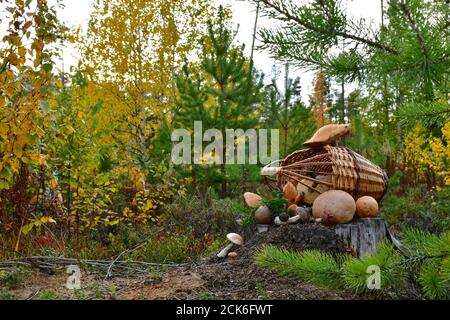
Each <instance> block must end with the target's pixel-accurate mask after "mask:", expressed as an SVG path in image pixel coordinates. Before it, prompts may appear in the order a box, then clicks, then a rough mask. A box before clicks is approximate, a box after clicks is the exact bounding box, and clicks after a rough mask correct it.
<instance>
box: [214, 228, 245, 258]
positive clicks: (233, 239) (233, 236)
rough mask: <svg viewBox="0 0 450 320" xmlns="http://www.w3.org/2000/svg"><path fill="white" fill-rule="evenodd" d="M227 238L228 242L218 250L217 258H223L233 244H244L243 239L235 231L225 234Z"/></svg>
mask: <svg viewBox="0 0 450 320" xmlns="http://www.w3.org/2000/svg"><path fill="white" fill-rule="evenodd" d="M227 239H228V240H230V244H229V245H227V246H226V247H225V248H223V249H222V250H220V252H219V253H218V254H217V256H218V257H219V258H225V257H226V256H227V254H228V251H230V250H231V248H232V247H233V245H237V246H242V245H243V244H244V239H243V238H242V237H241V236H240V235H238V234H237V233H229V234H227Z"/></svg>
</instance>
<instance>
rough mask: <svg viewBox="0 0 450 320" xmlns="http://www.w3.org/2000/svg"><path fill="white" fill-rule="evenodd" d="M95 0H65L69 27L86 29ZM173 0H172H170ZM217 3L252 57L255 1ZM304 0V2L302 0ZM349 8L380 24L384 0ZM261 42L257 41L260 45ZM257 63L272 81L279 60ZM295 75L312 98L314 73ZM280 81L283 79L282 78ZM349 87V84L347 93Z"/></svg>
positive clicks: (260, 55) (73, 59) (353, 2)
mask: <svg viewBox="0 0 450 320" xmlns="http://www.w3.org/2000/svg"><path fill="white" fill-rule="evenodd" d="M93 1H94V0H63V3H64V4H65V8H64V9H62V10H60V19H61V20H62V21H65V23H66V24H67V26H69V27H75V26H79V25H80V26H81V27H83V28H86V26H87V21H88V19H89V14H90V11H91V9H90V4H91V3H92V2H93ZM168 1H170V0H168ZM215 2H216V3H217V4H221V5H224V6H227V5H229V6H230V7H231V9H232V11H233V22H234V24H235V25H237V24H239V33H238V34H237V37H236V40H237V41H239V42H240V43H244V44H245V46H246V53H247V55H248V56H250V48H251V43H252V35H253V25H254V19H255V7H254V5H253V4H252V3H248V2H246V1H241V0H215ZM299 2H301V1H299ZM342 2H343V3H344V4H345V6H346V8H347V12H348V13H349V14H351V15H353V16H354V17H355V18H361V17H362V18H365V20H366V21H367V23H369V22H371V21H372V22H374V23H376V24H378V23H379V21H380V17H381V12H380V1H379V0H342ZM271 23H272V22H271V21H270V20H268V19H265V18H263V17H259V19H258V26H259V27H261V26H264V27H270V24H271ZM257 44H258V42H256V45H257ZM77 56H78V55H77V52H76V51H75V50H74V49H73V47H68V48H66V50H65V52H64V64H65V66H64V69H66V70H67V68H68V67H69V66H70V65H74V64H76V63H77ZM253 58H254V63H255V67H256V68H257V69H259V70H261V71H262V72H264V74H265V75H266V76H265V81H266V82H269V81H270V79H271V70H272V66H273V64H274V63H275V61H274V60H272V59H271V58H270V57H269V55H268V54H267V53H266V52H260V51H255V53H254V57H253ZM277 66H278V67H279V68H280V71H281V72H282V73H281V74H280V78H282V77H283V76H284V67H283V65H281V64H279V63H278V64H277ZM290 76H291V77H296V76H299V77H300V79H301V82H300V83H301V86H302V99H303V101H305V102H307V101H308V95H309V94H310V93H311V91H312V81H313V74H312V73H311V72H307V71H305V70H291V71H290ZM280 83H282V81H281V80H280ZM348 89H351V88H349V86H347V92H349V91H348Z"/></svg>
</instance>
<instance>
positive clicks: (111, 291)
mask: <svg viewBox="0 0 450 320" xmlns="http://www.w3.org/2000/svg"><path fill="white" fill-rule="evenodd" d="M108 295H109V299H111V300H116V299H117V287H116V286H115V285H114V284H111V285H110V286H109V287H108Z"/></svg>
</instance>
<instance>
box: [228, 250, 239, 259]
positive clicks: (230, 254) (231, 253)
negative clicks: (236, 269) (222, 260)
mask: <svg viewBox="0 0 450 320" xmlns="http://www.w3.org/2000/svg"><path fill="white" fill-rule="evenodd" d="M237 255H238V254H237V253H236V252H234V251H231V252H230V253H229V254H228V258H236V257H237Z"/></svg>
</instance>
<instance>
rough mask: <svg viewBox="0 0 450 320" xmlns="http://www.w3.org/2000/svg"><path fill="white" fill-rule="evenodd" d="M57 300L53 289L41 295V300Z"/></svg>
mask: <svg viewBox="0 0 450 320" xmlns="http://www.w3.org/2000/svg"><path fill="white" fill-rule="evenodd" d="M55 299H56V294H55V292H53V290H51V289H48V290H44V291H42V292H41V294H40V295H39V300H55Z"/></svg>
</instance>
